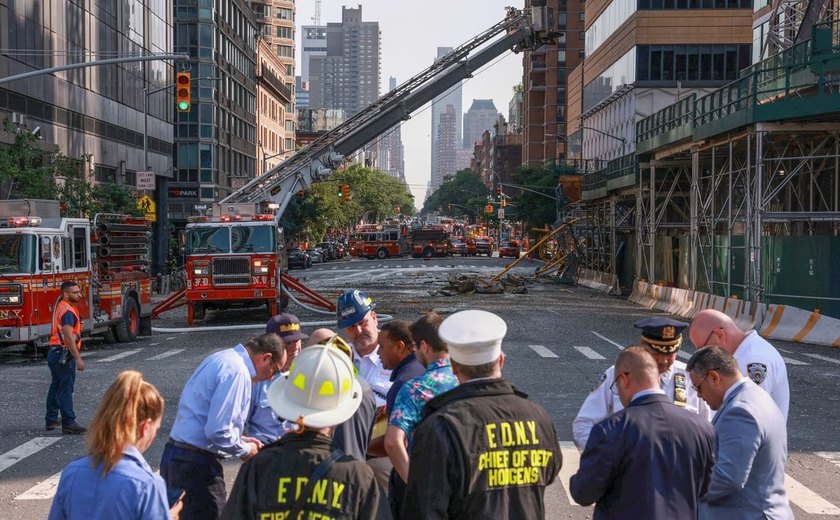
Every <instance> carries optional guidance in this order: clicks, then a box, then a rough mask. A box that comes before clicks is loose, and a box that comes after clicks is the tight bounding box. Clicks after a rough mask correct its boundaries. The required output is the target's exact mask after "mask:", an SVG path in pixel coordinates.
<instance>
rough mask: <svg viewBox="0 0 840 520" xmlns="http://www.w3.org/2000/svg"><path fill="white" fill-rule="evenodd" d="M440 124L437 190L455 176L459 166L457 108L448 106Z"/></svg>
mask: <svg viewBox="0 0 840 520" xmlns="http://www.w3.org/2000/svg"><path fill="white" fill-rule="evenodd" d="M438 121H439V123H438V132H437V135H438V141H437V143H436V144H437V146H435V150H436V152H437V155H435V157H434V159H433V160H434V162H433V163H432V164H434V165H435V166H434V171H435V174H436V175H437V177H432V185H433V186H434V187H435V189H437V188H438V187H440V185H441V184H443V181H444V179H445V178H446V177H448V176H450V175H454V174H455V171H456V166H457V158H458V156H457V153H456V151H455V150H456V145H457V141H456V140H455V135H456V134H457V126H456V124H455V122H456V121H457V113H456V112H455V107H454V106H452V105H446V111H445V112H443V113H441V114H440V118H439V120H438Z"/></svg>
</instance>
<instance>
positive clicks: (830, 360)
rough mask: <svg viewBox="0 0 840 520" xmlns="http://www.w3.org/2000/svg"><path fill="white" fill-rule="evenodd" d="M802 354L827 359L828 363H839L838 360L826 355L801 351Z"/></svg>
mask: <svg viewBox="0 0 840 520" xmlns="http://www.w3.org/2000/svg"><path fill="white" fill-rule="evenodd" d="M802 355H803V356H808V357H809V358H814V359H819V360H822V361H828V362H829V363H834V364H836V365H840V360H837V359H834V358H830V357H827V356H821V355H819V354H806V353H804V352H803V353H802Z"/></svg>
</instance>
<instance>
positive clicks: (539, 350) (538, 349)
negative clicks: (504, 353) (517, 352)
mask: <svg viewBox="0 0 840 520" xmlns="http://www.w3.org/2000/svg"><path fill="white" fill-rule="evenodd" d="M528 346H529V347H531V350H533V351H534V352H536V353H537V354H539V355H540V356H542V357H547V358H556V357H557V354H555V353H554V352H552V351H550V350H548V349H547V348H545V347H544V346H542V345H528Z"/></svg>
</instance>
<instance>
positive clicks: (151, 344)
mask: <svg viewBox="0 0 840 520" xmlns="http://www.w3.org/2000/svg"><path fill="white" fill-rule="evenodd" d="M155 345H160V343H149V346H150V347H154V346H155Z"/></svg>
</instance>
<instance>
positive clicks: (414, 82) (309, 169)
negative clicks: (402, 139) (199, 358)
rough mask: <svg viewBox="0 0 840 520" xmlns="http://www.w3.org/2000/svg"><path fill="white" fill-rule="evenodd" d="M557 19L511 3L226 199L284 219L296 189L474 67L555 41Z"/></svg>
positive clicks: (325, 173)
mask: <svg viewBox="0 0 840 520" xmlns="http://www.w3.org/2000/svg"><path fill="white" fill-rule="evenodd" d="M553 20H554V13H553V10H552V9H550V8H547V7H535V8H531V9H529V10H519V9H514V8H508V11H507V16H506V17H505V19H504V20H502V21H501V22H499V23H497V24H496V25H494V26H493V27H491V28H489V29H487V30H486V31H484V32H483V33H481V34H479V35H478V36H476V37H475V38H473V39H471V40H470V41H468V42H467V43H464V44H463V45H461V46H459V47H457V48H456V49H453V50H452V51H451V52H449V53H448V54H447V55H445V56H443V57H442V58H440V59H438V60H436V61H435V62H434V63H433V64H432V66H431V67H429V68H428V69H426V70H425V71H423V72H421V73H420V74H418V75H416V76H414V77H413V78H411V79H409V80H408V81H406V82H405V83H403V84H402V85H400V86H399V87H397V88H396V89H394V90H391V91H390V92H388V93H387V94H385V95H384V96H382V97H381V98H380V99H378V100H377V101H375V102H374V103H372V104H371V105H369V106H368V107H366V108H365V109H363V110H362V111H360V112H359V113H357V114H356V115H354V116H353V117H351V118H350V119H348V120H347V121H345V122H344V123H342V124H341V125H339V126H337V127H336V128H334V129H333V130H331V131H329V132H327V133H325V134H324V135H323V136H321V137H320V138H318V139H317V140H316V141H314V142H313V143H312V144H310V145H309V146H307V147H306V148H304V149H303V150H301V151H299V152H298V153H296V154H295V155H294V156H292V157H291V158H289V159H287V160H286V161H284V162H282V163H280V164H279V165H277V166H275V167H274V168H272V169H271V170H269V171H268V172H266V173H265V174H264V175H261V176H260V177H257V178H255V179H254V180H252V181H251V182H249V183H248V184H246V185H245V186H243V187H242V188H240V189H238V190H236V191H234V192H233V193H231V194H230V195H228V196H227V197H226V198H224V199H223V200H222V201H221V203H222V204H230V203H243V202H263V201H270V202H275V203H277V205H278V209H277V210H276V215H277V218H278V219H279V218H280V216H281V215H282V214H283V212H284V211H285V209H286V206H287V205H288V204H289V201H290V200H291V198H292V197H293V196H294V195H295V193H297V192H298V191H301V190H305V189H306V188H308V187H309V186H310V185H311V184H312V183H313V182H319V181H323V180H325V179H326V178H327V177H328V176H329V175H330V174H332V171H333V170H334V169H335V168H337V167H339V166H340V165H341V163H342V162H343V160H344V157H345V156H347V155H350V154H352V153H353V152H355V151H356V150H358V149H360V148H361V147H362V146H364V145H365V144H366V143H369V142H371V141H373V140H374V139H376V138H377V137H378V136H380V135H382V134H383V133H385V132H386V131H388V129H390V128H391V127H393V126H394V125H395V124H397V123H399V122H400V121H402V120H405V119H408V118H409V117H410V115H411V113H412V112H414V111H415V110H417V109H419V108H420V107H422V106H423V105H425V104H426V103H428V102H430V101H431V100H433V99H434V98H435V97H437V96H438V95H440V94H442V93H444V92H446V91H447V90H448V89H450V88H451V87H453V86H454V85H456V84H457V83H458V82H459V81H461V80H463V79H466V78H469V77H470V76H471V75H472V73H473V72H474V71H476V70H478V69H479V68H481V67H483V66H484V65H486V64H487V63H489V62H490V61H492V60H493V59H495V58H496V57H498V56H500V55H502V54H503V53H505V52H506V51H509V50H512V51H513V52H519V51H520V50H522V49H529V48H530V49H534V48H536V47H539V46H540V45H543V44H545V43H550V42H552V41H553V38H554V37H555V36H556V32H555V30H554V26H553ZM500 35H502V36H500Z"/></svg>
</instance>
